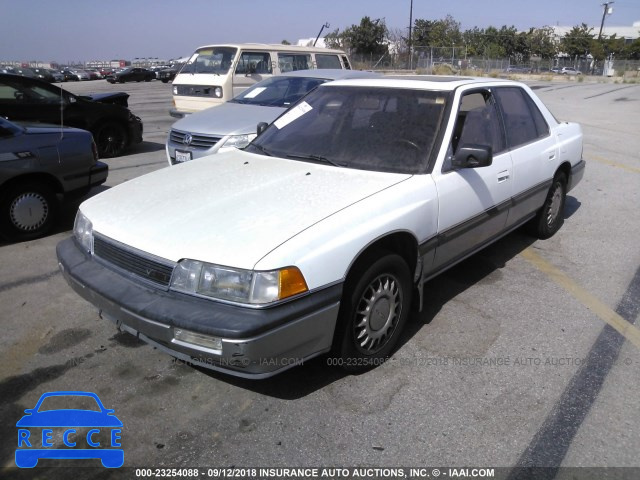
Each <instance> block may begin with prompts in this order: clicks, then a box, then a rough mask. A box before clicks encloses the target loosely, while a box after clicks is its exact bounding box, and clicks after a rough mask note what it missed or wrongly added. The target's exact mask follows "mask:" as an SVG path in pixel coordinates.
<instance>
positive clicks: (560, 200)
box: [529, 172, 567, 240]
mask: <svg viewBox="0 0 640 480" xmlns="http://www.w3.org/2000/svg"><path fill="white" fill-rule="evenodd" d="M566 196H567V177H566V176H565V174H564V173H562V172H558V173H557V174H556V176H555V177H554V178H553V182H552V184H551V187H550V188H549V192H548V193H547V198H546V199H545V201H544V204H543V205H542V208H541V209H540V210H539V211H538V213H537V214H536V216H535V217H534V218H533V219H532V220H531V223H530V224H529V232H530V233H531V234H532V235H533V236H535V237H537V238H539V239H541V240H545V239H547V238H549V237H552V236H553V235H554V234H555V233H556V232H557V231H558V230H560V227H562V224H563V223H564V204H565V200H566Z"/></svg>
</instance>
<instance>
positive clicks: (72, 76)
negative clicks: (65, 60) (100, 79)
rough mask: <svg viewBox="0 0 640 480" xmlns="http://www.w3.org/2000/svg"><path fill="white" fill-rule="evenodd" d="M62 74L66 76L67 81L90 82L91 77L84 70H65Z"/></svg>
mask: <svg viewBox="0 0 640 480" xmlns="http://www.w3.org/2000/svg"><path fill="white" fill-rule="evenodd" d="M62 73H63V74H64V75H65V78H66V79H67V81H72V82H75V81H80V80H83V81H84V80H90V79H91V77H89V74H88V73H87V72H85V71H84V70H77V69H65V70H63V71H62Z"/></svg>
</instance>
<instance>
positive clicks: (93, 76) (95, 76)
mask: <svg viewBox="0 0 640 480" xmlns="http://www.w3.org/2000/svg"><path fill="white" fill-rule="evenodd" d="M84 71H85V72H87V75H89V80H100V79H101V78H102V74H100V72H98V70H96V69H95V68H87V69H85V70H84Z"/></svg>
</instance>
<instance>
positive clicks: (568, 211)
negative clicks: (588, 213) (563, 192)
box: [564, 195, 582, 220]
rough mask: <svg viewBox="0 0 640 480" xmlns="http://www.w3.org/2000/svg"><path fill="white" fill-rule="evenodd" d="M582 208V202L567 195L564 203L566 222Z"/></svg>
mask: <svg viewBox="0 0 640 480" xmlns="http://www.w3.org/2000/svg"><path fill="white" fill-rule="evenodd" d="M581 206H582V202H580V200H578V199H577V198H576V197H572V196H570V195H567V198H566V199H565V202H564V219H565V220H566V219H568V218H570V217H571V216H572V215H573V214H574V213H576V212H577V211H578V209H580V207H581Z"/></svg>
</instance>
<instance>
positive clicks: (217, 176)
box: [80, 151, 410, 269]
mask: <svg viewBox="0 0 640 480" xmlns="http://www.w3.org/2000/svg"><path fill="white" fill-rule="evenodd" d="M407 178H410V175H403V174H392V173H380V172H367V171H362V170H352V169H346V168H338V167H333V166H325V165H319V164H314V163H307V162H300V161H294V160H285V159H281V158H275V157H266V156H262V155H254V154H249V153H246V152H241V151H233V152H227V153H222V154H217V155H216V158H215V159H211V158H208V157H203V158H201V159H198V160H194V161H191V162H188V163H186V164H183V165H178V166H175V167H171V168H164V169H162V170H159V171H157V172H153V173H151V174H148V175H145V176H142V177H139V178H136V179H134V180H131V181H129V182H126V183H124V184H122V185H119V186H117V187H115V188H112V189H110V190H107V191H105V192H103V193H101V194H99V195H97V196H95V197H93V198H91V199H89V200H87V201H85V202H84V203H83V204H82V205H81V207H80V210H81V211H82V213H84V214H85V215H86V216H87V217H88V218H89V220H90V221H91V222H92V223H93V229H94V232H98V233H100V234H102V235H106V236H107V237H109V238H112V239H114V240H117V241H119V242H122V243H124V244H126V245H129V246H131V247H134V248H137V249H139V250H142V251H145V252H148V253H151V254H154V255H157V256H159V257H162V258H165V259H168V260H171V261H178V260H180V259H182V258H192V259H196V260H201V261H206V262H211V263H216V264H220V265H226V266H233V267H239V268H247V269H251V268H253V267H254V266H255V264H256V263H257V262H258V261H259V260H260V259H261V258H262V257H264V256H265V255H266V254H268V253H269V252H270V251H272V250H273V249H275V248H277V247H278V246H279V245H281V244H283V243H284V242H286V241H287V240H288V239H290V238H291V237H293V236H294V235H296V234H297V233H299V232H301V231H303V230H305V229H307V228H309V227H311V226H312V225H314V224H315V223H317V222H319V221H321V220H322V219H324V218H326V217H328V216H330V215H332V214H333V213H335V212H337V211H339V210H341V209H344V208H346V207H348V206H349V205H351V204H353V203H355V202H358V201H360V200H362V199H363V198H366V197H368V196H371V195H373V194H375V193H377V192H379V191H381V190H383V189H386V188H388V187H390V186H392V185H394V184H396V183H399V182H401V181H403V180H405V179H407Z"/></svg>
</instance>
